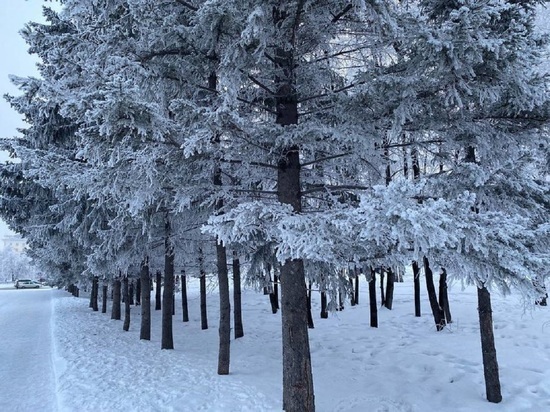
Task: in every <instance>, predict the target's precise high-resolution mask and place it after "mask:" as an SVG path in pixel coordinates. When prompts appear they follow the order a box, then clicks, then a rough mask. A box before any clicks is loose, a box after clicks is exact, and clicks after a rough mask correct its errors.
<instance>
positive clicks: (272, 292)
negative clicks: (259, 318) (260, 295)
mask: <svg viewBox="0 0 550 412" xmlns="http://www.w3.org/2000/svg"><path fill="white" fill-rule="evenodd" d="M274 279H275V280H273V282H271V273H270V274H269V281H270V282H271V285H270V287H269V288H268V290H269V303H270V304H271V313H273V314H275V313H277V311H278V310H279V289H278V287H277V281H278V278H277V276H276V275H274Z"/></svg>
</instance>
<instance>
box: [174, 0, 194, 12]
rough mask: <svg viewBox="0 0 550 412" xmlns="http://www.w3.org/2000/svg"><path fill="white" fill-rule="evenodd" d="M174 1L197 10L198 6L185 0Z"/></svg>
mask: <svg viewBox="0 0 550 412" xmlns="http://www.w3.org/2000/svg"><path fill="white" fill-rule="evenodd" d="M176 3H179V4H181V5H182V6H185V7H187V8H188V9H189V10H193V11H198V10H199V8H198V7H195V6H193V5H192V4H191V3H188V2H186V1H185V0H176Z"/></svg>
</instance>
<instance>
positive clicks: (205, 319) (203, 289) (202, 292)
mask: <svg viewBox="0 0 550 412" xmlns="http://www.w3.org/2000/svg"><path fill="white" fill-rule="evenodd" d="M203 260H204V256H203V253H202V249H200V248H199V271H200V295H201V329H202V330H205V329H208V313H207V311H206V273H205V272H204V266H203Z"/></svg>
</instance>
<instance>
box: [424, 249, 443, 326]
mask: <svg viewBox="0 0 550 412" xmlns="http://www.w3.org/2000/svg"><path fill="white" fill-rule="evenodd" d="M424 274H425V276H426V289H427V290H428V298H429V300H430V307H431V309H432V314H433V317H434V321H435V327H436V329H437V331H441V330H443V328H444V327H445V315H444V314H443V310H442V309H441V308H440V307H439V303H438V302H437V295H436V293H435V286H434V279H433V272H432V270H431V269H430V261H429V260H428V258H427V257H424Z"/></svg>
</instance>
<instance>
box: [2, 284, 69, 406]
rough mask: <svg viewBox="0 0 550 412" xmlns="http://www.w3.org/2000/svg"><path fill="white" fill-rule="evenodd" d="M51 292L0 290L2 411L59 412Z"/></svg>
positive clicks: (52, 293)
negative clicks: (53, 351)
mask: <svg viewBox="0 0 550 412" xmlns="http://www.w3.org/2000/svg"><path fill="white" fill-rule="evenodd" d="M55 293H58V291H55V290H52V289H49V288H47V289H27V290H17V289H15V288H12V289H4V288H3V289H0V411H9V412H35V411H41V412H50V411H57V399H56V385H55V376H54V370H53V364H52V357H51V354H52V333H51V332H52V328H51V326H52V322H51V320H52V298H53V296H54V294H55Z"/></svg>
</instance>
